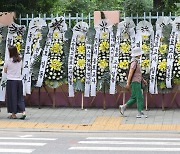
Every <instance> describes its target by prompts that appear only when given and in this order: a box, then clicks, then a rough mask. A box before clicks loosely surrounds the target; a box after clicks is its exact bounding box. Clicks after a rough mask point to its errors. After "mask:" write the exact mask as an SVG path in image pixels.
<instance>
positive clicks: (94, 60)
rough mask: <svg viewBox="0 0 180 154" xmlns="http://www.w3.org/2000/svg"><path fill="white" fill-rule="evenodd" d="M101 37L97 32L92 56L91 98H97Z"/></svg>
mask: <svg viewBox="0 0 180 154" xmlns="http://www.w3.org/2000/svg"><path fill="white" fill-rule="evenodd" d="M99 35H100V32H99V31H98V30H96V35H95V38H94V50H93V56H92V74H91V96H96V82H97V63H98V53H99Z"/></svg>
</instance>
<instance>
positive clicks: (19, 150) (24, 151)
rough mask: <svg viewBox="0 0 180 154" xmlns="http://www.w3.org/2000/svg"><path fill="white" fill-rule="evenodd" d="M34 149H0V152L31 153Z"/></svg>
mask: <svg viewBox="0 0 180 154" xmlns="http://www.w3.org/2000/svg"><path fill="white" fill-rule="evenodd" d="M34 150H35V149H0V153H1V152H3V153H5V152H8V153H32V152H33V151H34Z"/></svg>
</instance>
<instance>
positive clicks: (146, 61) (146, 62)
mask: <svg viewBox="0 0 180 154" xmlns="http://www.w3.org/2000/svg"><path fill="white" fill-rule="evenodd" d="M141 66H142V67H144V68H146V67H149V59H145V60H143V61H142V63H141Z"/></svg>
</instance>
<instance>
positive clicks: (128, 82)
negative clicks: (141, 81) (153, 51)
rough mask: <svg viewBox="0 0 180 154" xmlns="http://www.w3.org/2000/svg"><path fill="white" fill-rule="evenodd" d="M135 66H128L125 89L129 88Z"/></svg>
mask: <svg viewBox="0 0 180 154" xmlns="http://www.w3.org/2000/svg"><path fill="white" fill-rule="evenodd" d="M134 71H135V68H130V71H129V74H128V80H127V84H126V89H130V83H131V80H132V77H133V74H134Z"/></svg>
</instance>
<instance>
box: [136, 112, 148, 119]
mask: <svg viewBox="0 0 180 154" xmlns="http://www.w3.org/2000/svg"><path fill="white" fill-rule="evenodd" d="M136 118H147V115H145V114H144V113H143V112H141V113H138V114H137V116H136Z"/></svg>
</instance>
